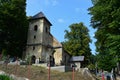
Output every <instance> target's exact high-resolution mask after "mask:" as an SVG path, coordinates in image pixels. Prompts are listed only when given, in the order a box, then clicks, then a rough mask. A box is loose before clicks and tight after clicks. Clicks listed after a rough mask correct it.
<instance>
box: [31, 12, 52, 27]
mask: <svg viewBox="0 0 120 80" xmlns="http://www.w3.org/2000/svg"><path fill="white" fill-rule="evenodd" d="M41 18H45V19H46V20H47V21H48V23H49V24H50V26H51V25H52V24H51V23H50V21H49V20H48V19H47V18H46V16H45V15H44V14H43V12H39V13H37V14H36V15H34V16H33V17H32V18H31V19H32V20H33V19H41Z"/></svg>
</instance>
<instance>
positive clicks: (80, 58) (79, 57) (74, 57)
mask: <svg viewBox="0 0 120 80" xmlns="http://www.w3.org/2000/svg"><path fill="white" fill-rule="evenodd" d="M70 61H73V62H75V61H84V56H72V58H71V59H70Z"/></svg>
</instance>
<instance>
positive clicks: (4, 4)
mask: <svg viewBox="0 0 120 80" xmlns="http://www.w3.org/2000/svg"><path fill="white" fill-rule="evenodd" d="M25 10H26V0H0V37H1V38H0V48H1V50H2V49H6V51H7V53H8V54H10V55H14V56H19V57H21V56H22V52H23V48H24V47H25V43H26V38H27V27H28V22H27V18H26V12H25Z"/></svg>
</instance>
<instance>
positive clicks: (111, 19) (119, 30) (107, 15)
mask: <svg viewBox="0 0 120 80" xmlns="http://www.w3.org/2000/svg"><path fill="white" fill-rule="evenodd" d="M93 1H94V2H95V3H94V5H93V7H91V8H89V11H90V14H91V15H92V18H91V25H92V27H93V28H96V29H97V31H96V33H95V38H96V39H97V42H96V48H97V52H98V53H99V55H100V56H101V59H100V60H99V63H100V65H102V66H101V68H105V66H108V65H109V66H111V64H108V65H106V62H108V61H110V63H114V64H113V66H115V63H116V60H115V58H116V56H117V57H118V59H117V60H119V58H120V54H119V53H120V22H119V21H120V17H119V16H120V15H119V14H120V1H119V0H93ZM102 57H103V58H102ZM108 58H109V59H110V58H111V59H113V62H111V60H108ZM105 59H106V61H104V60H105ZM102 61H103V62H102ZM103 66H104V67H103ZM113 66H111V67H110V68H109V69H111V68H112V67H113ZM106 70H108V69H106Z"/></svg>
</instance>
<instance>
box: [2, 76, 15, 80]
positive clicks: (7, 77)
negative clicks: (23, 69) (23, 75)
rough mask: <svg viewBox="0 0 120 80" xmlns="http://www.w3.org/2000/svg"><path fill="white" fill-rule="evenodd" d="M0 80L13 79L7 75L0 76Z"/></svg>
mask: <svg viewBox="0 0 120 80" xmlns="http://www.w3.org/2000/svg"><path fill="white" fill-rule="evenodd" d="M0 80H13V79H12V78H10V77H9V76H7V75H0Z"/></svg>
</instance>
